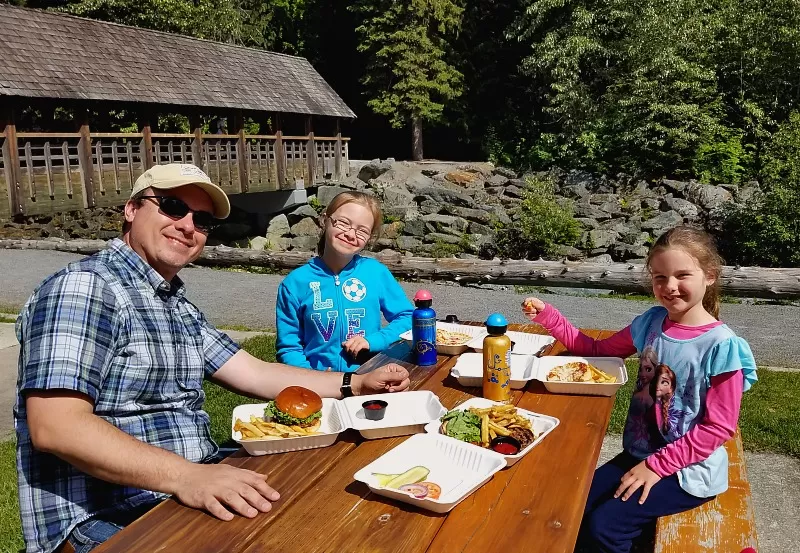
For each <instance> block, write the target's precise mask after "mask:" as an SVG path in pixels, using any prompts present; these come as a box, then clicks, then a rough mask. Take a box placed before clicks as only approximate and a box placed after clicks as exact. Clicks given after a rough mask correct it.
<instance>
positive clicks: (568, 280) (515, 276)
mask: <svg viewBox="0 0 800 553" xmlns="http://www.w3.org/2000/svg"><path fill="white" fill-rule="evenodd" d="M105 245H106V242H104V241H102V240H56V239H48V240H0V249H34V250H57V251H65V252H72V253H80V254H86V255H88V254H92V253H95V252H97V251H99V250H101V249H103V248H104V247H105ZM312 255H313V254H311V253H309V252H267V251H257V250H249V249H244V248H229V247H227V246H208V247H206V248H205V249H204V250H203V253H202V254H201V256H200V258H198V259H197V261H195V263H196V264H197V265H207V266H214V267H230V266H234V265H244V266H248V265H250V266H257V267H269V268H271V269H275V270H281V269H294V268H295V267H299V266H300V265H302V264H304V263H305V262H306V261H308V259H309V258H310V257H311V256H312ZM376 257H377V258H378V259H379V260H380V261H381V262H382V263H384V264H385V265H386V266H387V267H389V270H391V272H392V273H393V274H394V275H395V276H398V277H403V278H406V279H413V280H428V279H430V280H448V281H451V282H459V283H462V284H467V283H484V284H487V283H488V284H518V285H528V286H531V285H532V286H552V287H563V286H566V287H574V288H596V289H597V288H599V289H611V290H616V291H618V292H640V293H641V292H646V291H647V290H648V289H649V286H648V278H647V274H646V273H645V270H644V267H643V266H642V265H639V264H633V263H608V264H604V263H590V262H585V261H544V260H541V259H540V260H538V261H528V260H500V259H493V260H482V259H457V258H438V259H437V258H429V257H406V256H403V255H400V254H395V255H377V256H376ZM721 281H722V293H723V294H726V295H729V296H740V297H751V298H770V299H798V298H800V269H783V268H776V269H769V268H763V267H731V266H726V267H723V271H722V279H721Z"/></svg>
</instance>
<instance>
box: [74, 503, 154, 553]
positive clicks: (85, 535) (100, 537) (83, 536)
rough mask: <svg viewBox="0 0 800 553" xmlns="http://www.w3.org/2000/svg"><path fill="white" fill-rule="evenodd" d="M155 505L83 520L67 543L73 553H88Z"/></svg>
mask: <svg viewBox="0 0 800 553" xmlns="http://www.w3.org/2000/svg"><path fill="white" fill-rule="evenodd" d="M156 505H157V503H153V504H149V505H145V506H143V507H139V508H137V509H134V510H132V511H122V512H115V513H111V514H102V515H98V516H97V517H95V518H90V519H89V520H85V521H83V522H81V523H80V524H78V525H77V526H76V527H75V528H73V530H72V533H71V534H70V535H69V543H70V544H71V545H72V547H74V548H75V553H89V551H91V550H92V549H94V548H95V547H97V546H98V545H100V544H101V543H103V542H104V541H106V540H108V539H109V538H110V537H111V536H113V535H114V534H116V533H117V532H119V531H120V530H122V529H123V528H125V527H126V526H127V525H129V524H130V523H132V522H133V521H134V520H136V519H137V518H139V517H141V516H142V515H144V514H145V513H146V512H147V511H149V510H150V509H152V508H153V507H155V506H156Z"/></svg>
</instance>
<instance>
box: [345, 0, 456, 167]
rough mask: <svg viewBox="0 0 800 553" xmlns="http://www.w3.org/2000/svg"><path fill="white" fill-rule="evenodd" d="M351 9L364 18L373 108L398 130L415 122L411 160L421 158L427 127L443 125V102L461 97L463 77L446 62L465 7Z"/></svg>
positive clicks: (429, 2) (421, 4) (368, 2)
mask: <svg viewBox="0 0 800 553" xmlns="http://www.w3.org/2000/svg"><path fill="white" fill-rule="evenodd" d="M351 9H352V10H353V11H355V12H356V13H358V14H359V15H360V16H361V17H362V23H361V25H359V26H358V27H357V28H356V31H357V33H358V35H359V37H360V39H361V42H360V44H359V45H358V50H359V51H360V52H363V53H365V54H366V56H367V62H366V71H365V74H364V77H363V79H362V81H361V82H362V83H363V84H364V85H365V86H366V87H367V94H369V96H370V100H369V101H368V105H369V107H370V108H372V110H373V111H374V112H375V113H378V114H381V115H386V116H388V117H389V119H390V122H391V124H392V126H393V127H397V128H399V127H402V126H404V125H406V124H409V123H410V124H411V129H412V147H411V152H412V158H413V159H415V160H419V159H422V156H423V148H422V124H423V122H439V121H441V119H442V113H443V110H444V102H446V101H448V100H452V99H454V98H456V97H458V96H459V95H460V94H461V92H462V80H463V76H462V74H461V73H460V72H459V71H458V70H456V69H455V67H454V66H453V64H452V63H449V62H448V59H447V58H448V55H449V53H450V52H451V48H450V45H449V44H448V39H450V38H452V37H454V36H455V34H456V32H457V31H458V30H459V29H460V26H461V18H462V13H463V8H462V7H461V6H459V5H458V4H457V3H456V1H454V0H408V1H406V2H395V1H394V0H360V1H358V2H356V3H355V4H354V5H353V6H352V7H351Z"/></svg>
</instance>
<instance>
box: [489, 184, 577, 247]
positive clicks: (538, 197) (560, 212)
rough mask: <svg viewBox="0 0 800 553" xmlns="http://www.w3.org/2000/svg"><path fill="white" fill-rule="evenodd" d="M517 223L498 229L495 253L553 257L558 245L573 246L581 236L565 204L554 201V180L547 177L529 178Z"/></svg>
mask: <svg viewBox="0 0 800 553" xmlns="http://www.w3.org/2000/svg"><path fill="white" fill-rule="evenodd" d="M520 213H521V217H520V220H519V222H518V223H517V224H515V225H513V226H511V227H509V228H504V229H500V230H499V231H498V236H497V248H498V252H497V253H498V254H499V255H500V256H502V257H507V258H512V259H534V258H538V257H540V256H555V255H556V253H557V251H558V247H559V246H560V245H564V246H574V245H575V244H576V243H577V242H578V238H580V235H581V225H580V223H578V222H577V221H576V220H575V219H574V217H573V214H572V208H571V206H569V205H566V206H565V205H561V204H559V203H558V202H557V201H556V196H555V192H554V183H553V181H552V180H551V179H550V178H549V177H544V178H539V177H535V178H529V179H528V180H527V186H526V189H525V193H524V195H523V199H522V204H521V207H520Z"/></svg>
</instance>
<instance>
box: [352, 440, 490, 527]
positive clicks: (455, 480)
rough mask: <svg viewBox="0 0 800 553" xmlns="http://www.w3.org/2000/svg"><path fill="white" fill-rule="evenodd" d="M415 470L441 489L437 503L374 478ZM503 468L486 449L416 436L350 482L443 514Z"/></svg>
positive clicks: (379, 493)
mask: <svg viewBox="0 0 800 553" xmlns="http://www.w3.org/2000/svg"><path fill="white" fill-rule="evenodd" d="M415 466H423V467H425V468H427V469H428V470H429V471H430V472H429V473H428V476H427V477H425V481H426V482H433V483H436V484H438V485H439V486H440V487H441V489H442V494H441V496H440V497H439V498H438V499H429V498H422V499H420V498H417V497H414V496H413V495H411V494H410V493H406V492H404V491H400V490H398V489H393V488H387V487H385V486H381V485H379V483H378V480H377V478H376V476H375V474H401V473H403V472H405V471H407V470H408V469H410V468H412V467H415ZM505 466H506V461H505V459H503V457H502V456H501V455H498V454H497V453H494V452H493V451H489V450H488V449H487V450H482V449H481V448H476V447H475V446H472V445H470V444H466V443H464V442H459V441H458V440H454V439H452V438H448V437H447V436H441V435H437V434H417V435H415V436H411V437H410V438H409V439H407V440H406V441H404V442H403V443H401V444H400V445H398V446H396V447H395V448H393V449H391V450H389V451H387V452H386V453H384V454H383V455H381V456H380V457H378V458H377V459H375V460H374V461H373V462H371V463H370V464H368V465H367V466H365V467H364V468H362V469H361V470H359V471H358V472H356V473H355V475H354V476H353V478H354V479H355V480H357V481H359V482H363V483H364V484H366V485H367V486H369V489H370V490H372V491H373V492H374V493H376V494H378V495H382V496H385V497H390V498H392V499H396V500H398V501H402V502H404V503H410V504H411V505H416V506H418V507H421V508H423V509H427V510H429V511H433V512H436V513H446V512H448V511H450V510H452V509H453V507H455V506H456V505H458V504H459V503H461V502H462V501H463V500H464V499H465V498H466V497H467V496H469V495H470V494H471V493H472V492H474V491H475V490H477V489H478V488H480V487H481V486H482V485H484V484H485V483H486V482H488V481H489V479H490V478H491V477H492V476H493V475H494V474H495V473H496V472H497V471H499V470H500V469H502V468H503V467H505Z"/></svg>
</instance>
